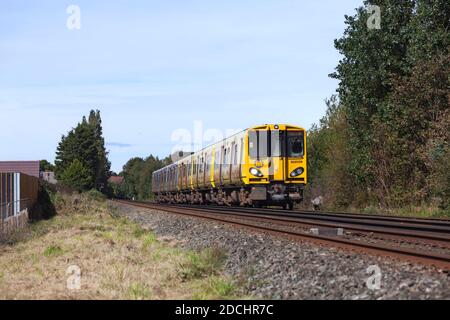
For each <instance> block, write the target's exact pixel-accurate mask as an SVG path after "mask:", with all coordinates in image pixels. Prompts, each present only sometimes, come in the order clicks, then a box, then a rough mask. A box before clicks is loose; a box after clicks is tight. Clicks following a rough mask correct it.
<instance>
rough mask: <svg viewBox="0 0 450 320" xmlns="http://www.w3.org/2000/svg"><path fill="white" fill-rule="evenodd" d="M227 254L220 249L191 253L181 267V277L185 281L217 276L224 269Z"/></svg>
mask: <svg viewBox="0 0 450 320" xmlns="http://www.w3.org/2000/svg"><path fill="white" fill-rule="evenodd" d="M226 258H227V257H226V254H225V252H224V251H223V250H221V249H219V248H212V249H206V250H203V251H201V252H189V254H188V259H187V261H186V262H185V263H184V264H183V265H182V266H181V277H182V278H183V279H185V280H190V279H198V278H201V277H206V276H210V275H215V274H217V272H218V271H219V270H221V269H222V267H223V263H224V262H225V260H226Z"/></svg>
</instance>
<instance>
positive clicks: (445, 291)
mask: <svg viewBox="0 0 450 320" xmlns="http://www.w3.org/2000/svg"><path fill="white" fill-rule="evenodd" d="M111 206H113V207H114V208H116V210H117V212H118V213H120V214H121V215H124V216H126V217H128V218H129V219H131V220H133V221H136V222H138V223H140V224H142V225H143V226H145V227H148V228H150V229H152V230H153V231H154V232H155V233H156V235H157V236H158V237H159V238H161V239H164V240H166V241H172V242H174V243H176V245H178V246H181V247H184V248H188V249H204V248H211V247H218V248H221V249H223V250H225V251H226V252H227V256H228V259H227V262H226V265H225V272H226V273H227V274H229V275H230V276H231V277H232V278H233V279H235V281H236V283H237V284H239V287H240V288H241V290H242V294H245V295H249V296H251V297H254V298H263V299H450V273H449V272H448V271H442V270H439V269H436V268H433V267H427V266H422V265H413V264H411V263H409V262H403V261H396V260H392V259H389V258H385V257H378V256H371V255H363V254H360V253H357V252H351V251H343V250H340V249H336V248H332V247H320V246H317V245H315V244H312V243H309V242H300V241H292V240H289V239H284V238H280V237H275V236H272V235H266V234H263V233H259V232H255V231H251V230H245V229H242V228H236V227H235V226H232V225H229V224H225V223H219V222H214V221H209V220H205V219H201V218H194V217H187V216H182V215H177V214H171V213H166V212H162V211H158V210H153V209H144V208H138V207H133V206H129V205H125V204H119V203H117V202H111ZM378 268H379V269H378ZM378 270H379V271H380V273H381V277H379V278H380V282H379V284H380V288H379V289H377V288H376V287H377V286H376V284H377V281H376V279H377V276H376V275H375V273H376V272H377V271H378ZM368 283H369V284H372V286H370V287H371V288H372V289H369V288H368Z"/></svg>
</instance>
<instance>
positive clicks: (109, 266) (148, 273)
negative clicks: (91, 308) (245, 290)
mask: <svg viewBox="0 0 450 320" xmlns="http://www.w3.org/2000/svg"><path fill="white" fill-rule="evenodd" d="M65 201H66V205H62V206H61V208H67V210H61V208H60V211H62V214H61V215H58V216H56V217H55V218H53V219H52V220H49V221H42V222H38V223H36V224H33V225H31V226H30V228H29V230H28V231H29V232H28V235H27V236H26V237H22V239H20V240H18V241H17V242H15V243H13V244H9V245H7V244H5V245H0V299H216V298H236V297H235V296H234V292H235V287H234V285H233V284H232V282H231V281H230V279H228V278H227V277H225V276H223V275H222V274H221V272H220V270H221V269H222V264H223V261H224V254H223V252H222V251H220V250H217V249H214V250H207V251H202V252H192V251H185V250H181V249H178V248H176V247H172V246H169V245H167V244H164V243H162V242H159V241H158V240H157V239H156V237H155V235H154V234H153V233H152V232H151V231H148V230H144V229H142V228H141V227H140V226H139V225H137V224H135V223H132V222H130V221H129V220H125V219H122V218H117V217H114V216H113V215H111V212H110V209H108V208H107V206H106V204H105V203H104V202H97V201H94V200H87V199H81V200H79V201H78V200H77V201H75V202H73V201H72V200H71V199H70V198H68V199H65ZM68 203H70V205H67V204H68ZM72 265H76V266H78V267H79V268H80V269H81V273H82V274H81V289H80V290H69V289H67V279H68V278H69V275H68V274H66V271H67V268H68V267H69V266H72Z"/></svg>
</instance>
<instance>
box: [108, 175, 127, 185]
mask: <svg viewBox="0 0 450 320" xmlns="http://www.w3.org/2000/svg"><path fill="white" fill-rule="evenodd" d="M123 180H124V178H123V177H121V176H111V177H109V179H108V181H109V182H110V183H114V184H121V183H122V182H123Z"/></svg>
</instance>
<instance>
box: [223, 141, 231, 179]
mask: <svg viewBox="0 0 450 320" xmlns="http://www.w3.org/2000/svg"><path fill="white" fill-rule="evenodd" d="M231 156H232V143H231V142H226V143H225V146H224V154H223V158H224V161H223V164H222V181H223V184H229V183H230V182H231Z"/></svg>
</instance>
